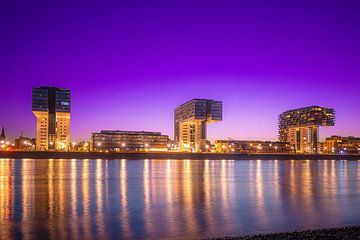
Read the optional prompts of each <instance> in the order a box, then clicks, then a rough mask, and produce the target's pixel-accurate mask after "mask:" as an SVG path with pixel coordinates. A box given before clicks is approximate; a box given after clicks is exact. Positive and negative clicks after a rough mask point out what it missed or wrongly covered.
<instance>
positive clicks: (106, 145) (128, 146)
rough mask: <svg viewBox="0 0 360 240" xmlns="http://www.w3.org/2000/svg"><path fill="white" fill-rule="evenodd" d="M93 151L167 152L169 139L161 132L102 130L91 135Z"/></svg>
mask: <svg viewBox="0 0 360 240" xmlns="http://www.w3.org/2000/svg"><path fill="white" fill-rule="evenodd" d="M90 144H91V148H92V150H93V151H110V152H125V151H126V152H144V151H152V152H156V151H158V152H159V151H167V150H168V148H169V137H168V136H167V135H162V134H161V133H160V132H145V131H120V130H102V131H100V132H99V133H92V134H91V143H90Z"/></svg>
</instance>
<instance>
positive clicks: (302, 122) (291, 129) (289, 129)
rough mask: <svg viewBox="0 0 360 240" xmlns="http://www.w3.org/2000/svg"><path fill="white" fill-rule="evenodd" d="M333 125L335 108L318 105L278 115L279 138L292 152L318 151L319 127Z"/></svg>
mask: <svg viewBox="0 0 360 240" xmlns="http://www.w3.org/2000/svg"><path fill="white" fill-rule="evenodd" d="M334 125H335V110H334V109H332V108H324V107H319V106H311V107H305V108H298V109H294V110H289V111H286V112H283V113H282V114H280V115H279V140H280V141H282V142H289V143H290V145H291V147H292V149H293V150H294V152H299V153H316V152H318V151H319V127H320V126H334Z"/></svg>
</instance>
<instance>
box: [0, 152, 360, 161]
mask: <svg viewBox="0 0 360 240" xmlns="http://www.w3.org/2000/svg"><path fill="white" fill-rule="evenodd" d="M0 158H7V159H24V158H29V159H49V158H50V159H109V160H110V159H129V160H142V159H159V160H160V159H165V160H167V159H179V160H259V159H261V160H354V161H357V160H360V155H358V154H357V155H351V154H342V155H339V154H288V153H248V154H247V153H177V152H165V153H164V152H161V153H159V152H109V153H105V152H29V151H13V152H5V151H4V152H0Z"/></svg>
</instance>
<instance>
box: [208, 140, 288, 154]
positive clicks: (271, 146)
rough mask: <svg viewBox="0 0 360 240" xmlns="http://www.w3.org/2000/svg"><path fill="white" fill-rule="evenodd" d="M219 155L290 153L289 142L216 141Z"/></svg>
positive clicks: (216, 149)
mask: <svg viewBox="0 0 360 240" xmlns="http://www.w3.org/2000/svg"><path fill="white" fill-rule="evenodd" d="M215 151H216V152H217V153H290V152H291V148H290V144H289V143H288V142H271V141H257V140H215Z"/></svg>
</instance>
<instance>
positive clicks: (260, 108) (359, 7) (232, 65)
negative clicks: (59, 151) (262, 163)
mask: <svg viewBox="0 0 360 240" xmlns="http://www.w3.org/2000/svg"><path fill="white" fill-rule="evenodd" d="M36 2H37V5H35V4H34V3H33V1H23V2H22V3H21V1H10V0H3V1H0V31H1V37H0V81H1V88H0V96H1V102H0V126H2V125H5V127H6V130H7V133H8V135H10V136H11V137H15V136H16V137H17V136H18V135H19V134H20V131H21V130H23V131H24V134H25V135H28V136H34V135H35V118H34V116H33V114H32V112H31V89H32V87H34V86H41V85H51V86H59V87H66V88H70V89H71V90H72V122H71V124H72V126H71V134H72V139H73V140H76V141H78V140H80V139H85V138H89V136H90V132H93V131H98V130H100V129H125V130H152V131H161V132H162V133H164V134H169V135H170V137H171V138H172V137H173V110H174V108H175V107H177V106H178V105H180V104H181V103H183V102H185V101H187V100H190V99H191V98H195V97H196V98H213V99H216V100H222V101H223V108H224V109H223V114H224V119H223V122H221V123H216V124H213V125H209V127H208V130H209V133H208V136H209V139H211V140H213V139H220V138H221V139H227V138H228V137H231V138H234V139H268V140H276V139H277V117H278V114H279V113H281V112H283V111H285V110H288V109H291V108H298V107H303V106H307V105H321V106H327V107H333V108H335V109H336V114H337V116H336V127H332V128H326V129H324V128H323V129H322V130H321V134H322V138H323V137H325V136H328V135H330V134H341V135H360V124H359V119H360V14H359V13H360V1H358V0H354V1H347V0H343V1H339V0H337V1H329V0H324V1H316V0H310V1H304V0H303V1H289V0H286V1H285V0H284V1H266V0H264V1H256V0H248V1H241V0H235V1H219V0H218V1H210V0H203V1H196V0H191V1H186V0H179V1H171V0H164V1H145V0H144V1H136V0H131V1H123V0H122V1H117V2H118V3H117V4H113V3H109V2H108V3H105V2H106V1H99V2H98V3H88V1H86V2H85V1H84V3H79V1H43V2H42V3H40V1H36ZM50 2H52V3H50ZM54 2H57V3H54ZM65 2H67V3H65ZM74 2H77V3H74Z"/></svg>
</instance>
